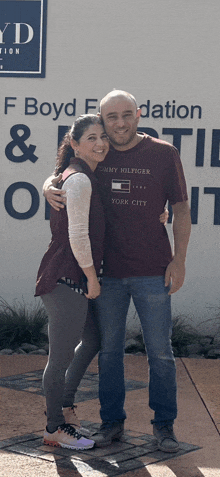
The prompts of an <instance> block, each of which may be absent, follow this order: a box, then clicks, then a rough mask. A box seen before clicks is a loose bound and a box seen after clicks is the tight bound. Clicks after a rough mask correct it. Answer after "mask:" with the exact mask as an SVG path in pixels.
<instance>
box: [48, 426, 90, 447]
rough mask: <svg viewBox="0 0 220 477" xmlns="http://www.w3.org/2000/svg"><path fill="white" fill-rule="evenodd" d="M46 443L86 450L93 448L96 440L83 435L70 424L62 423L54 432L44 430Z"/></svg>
mask: <svg viewBox="0 0 220 477" xmlns="http://www.w3.org/2000/svg"><path fill="white" fill-rule="evenodd" d="M44 444H46V445H48V446H53V447H65V448H67V449H76V450H85V449H92V447H94V444H95V442H94V441H93V440H90V439H86V438H85V437H83V436H81V434H79V433H78V432H77V431H76V429H75V428H74V427H72V426H70V424H62V426H59V427H58V429H57V430H56V431H55V432H53V433H52V434H51V433H50V432H48V431H47V429H46V430H45V431H44Z"/></svg>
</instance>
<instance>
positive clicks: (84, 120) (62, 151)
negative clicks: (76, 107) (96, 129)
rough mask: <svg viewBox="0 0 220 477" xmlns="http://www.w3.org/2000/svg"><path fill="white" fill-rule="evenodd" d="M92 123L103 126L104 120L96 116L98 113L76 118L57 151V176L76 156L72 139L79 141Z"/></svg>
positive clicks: (55, 171)
mask: <svg viewBox="0 0 220 477" xmlns="http://www.w3.org/2000/svg"><path fill="white" fill-rule="evenodd" d="M92 124H101V125H102V126H103V121H102V119H101V117H100V116H96V114H82V115H81V116H79V117H78V118H77V119H76V121H75V122H74V123H73V125H72V127H71V128H70V129H69V131H67V133H66V134H65V136H64V138H63V140H62V142H61V144H60V145H59V148H58V152H57V157H56V165H55V170H54V173H55V175H56V176H58V175H59V174H60V173H62V172H63V171H64V170H65V169H66V168H67V167H68V166H69V163H70V159H71V158H72V157H74V150H73V148H72V146H71V142H70V141H71V139H74V140H75V141H76V142H78V143H79V142H80V139H81V137H82V136H83V134H84V132H85V131H86V129H88V128H89V127H90V126H91V125H92Z"/></svg>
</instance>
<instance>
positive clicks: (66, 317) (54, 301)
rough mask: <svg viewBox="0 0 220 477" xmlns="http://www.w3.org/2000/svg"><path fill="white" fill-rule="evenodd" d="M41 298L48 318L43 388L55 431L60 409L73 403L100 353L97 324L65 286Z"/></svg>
mask: <svg viewBox="0 0 220 477" xmlns="http://www.w3.org/2000/svg"><path fill="white" fill-rule="evenodd" d="M41 298H42V301H43V303H44V305H45V308H46V310H47V313H48V319H49V326H48V332H49V358H48V363H47V365H46V368H45V370H44V374H43V388H44V392H45V395H46V405H47V427H48V430H49V431H50V432H54V431H55V429H56V428H57V427H58V426H60V425H61V424H63V423H64V421H65V420H64V417H63V412H62V407H65V406H71V405H72V404H73V402H74V395H75V392H76V389H77V386H78V384H79V382H80V380H81V379H82V377H83V375H84V372H85V370H86V368H87V366H88V365H89V363H90V362H91V360H92V359H93V357H94V356H95V355H96V353H97V352H98V351H99V348H100V342H99V332H98V328H97V325H96V323H95V322H93V319H92V317H91V315H90V313H88V314H87V309H88V300H87V299H86V298H85V297H84V296H82V295H80V294H79V293H76V292H74V291H73V290H72V289H71V288H69V287H68V286H67V285H57V287H56V288H55V289H54V290H53V291H52V292H51V293H48V294H46V295H42V296H41ZM84 326H85V329H84ZM83 330H84V332H83ZM82 338H83V340H82V344H79V342H80V340H81V339H82ZM77 345H79V346H78V347H77V348H76V346H77ZM75 348H76V350H75ZM73 358H74V359H73Z"/></svg>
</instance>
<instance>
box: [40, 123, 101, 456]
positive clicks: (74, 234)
mask: <svg viewBox="0 0 220 477" xmlns="http://www.w3.org/2000/svg"><path fill="white" fill-rule="evenodd" d="M108 149H109V144H108V138H107V136H106V134H105V132H104V129H103V125H102V121H101V119H100V117H98V116H95V115H83V116H80V117H79V118H78V119H77V120H76V121H75V123H74V124H73V126H72V128H71V130H70V131H69V132H68V133H67V134H66V135H65V137H64V139H63V142H62V143H61V146H60V147H59V150H58V156H57V164H56V173H57V175H59V174H60V173H63V176H62V182H61V187H62V189H63V190H65V192H66V197H67V203H66V208H65V209H63V210H62V211H61V212H57V211H55V210H54V209H52V210H51V222H50V223H51V232H52V239H51V242H50V245H49V248H48V250H47V252H46V253H45V255H44V257H43V259H42V262H41V265H40V268H39V271H38V276H37V284H36V294H35V296H38V295H39V296H41V298H42V301H43V303H44V305H45V307H46V310H47V313H48V318H49V359H48V363H47V365H46V368H45V371H44V375H43V387H44V390H45V395H46V405H47V427H46V430H45V432H44V443H45V444H48V445H52V446H59V447H68V448H71V449H88V448H91V447H93V445H94V441H92V440H90V439H86V438H84V437H83V436H81V435H80V434H79V433H78V432H77V431H76V429H75V427H73V426H71V425H70V424H69V421H67V422H65V417H64V416H65V408H67V409H69V408H70V406H72V403H73V399H71V397H68V395H66V394H65V374H66V371H67V369H68V367H69V365H70V363H71V361H72V360H73V357H74V349H75V347H76V346H77V344H78V343H79V341H80V339H81V336H82V332H83V328H84V324H85V321H86V315H87V302H88V300H87V299H89V298H91V299H94V298H96V297H97V296H98V295H99V294H100V284H99V281H98V273H99V270H100V266H101V260H102V255H103V238H104V214H103V209H102V203H101V200H100V197H99V193H98V189H97V181H96V178H95V176H94V170H95V169H96V167H97V164H98V163H99V162H102V161H103V160H104V158H105V156H106V154H107V152H108ZM63 396H64V399H65V402H63ZM63 408H64V409H63Z"/></svg>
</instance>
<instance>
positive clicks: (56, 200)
mask: <svg viewBox="0 0 220 477" xmlns="http://www.w3.org/2000/svg"><path fill="white" fill-rule="evenodd" d="M61 179H62V174H59V175H58V176H56V177H55V176H51V177H50V178H49V179H47V180H46V181H45V183H44V185H43V194H44V196H45V197H46V199H47V202H49V204H50V205H51V207H53V208H54V209H55V210H57V211H58V212H59V210H60V209H63V208H64V205H65V204H66V197H65V191H64V190H61V189H57V188H56V186H57V184H58V182H60V181H61Z"/></svg>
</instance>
